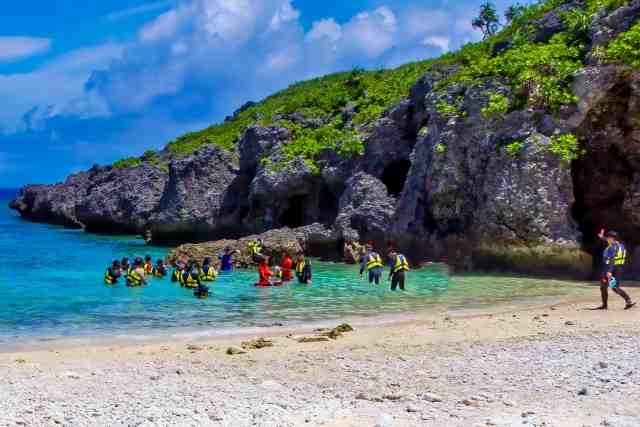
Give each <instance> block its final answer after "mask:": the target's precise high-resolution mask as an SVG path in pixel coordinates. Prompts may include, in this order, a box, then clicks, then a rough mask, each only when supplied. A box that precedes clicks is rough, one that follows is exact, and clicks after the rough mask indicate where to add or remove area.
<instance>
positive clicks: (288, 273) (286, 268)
mask: <svg viewBox="0 0 640 427" xmlns="http://www.w3.org/2000/svg"><path fill="white" fill-rule="evenodd" d="M280 269H281V270H282V280H283V281H284V282H288V281H290V280H292V279H293V260H292V259H291V256H289V252H287V251H282V261H280Z"/></svg>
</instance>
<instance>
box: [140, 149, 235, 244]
mask: <svg viewBox="0 0 640 427" xmlns="http://www.w3.org/2000/svg"><path fill="white" fill-rule="evenodd" d="M238 177H239V168H238V166H237V159H235V158H233V156H232V155H231V154H230V153H228V152H226V151H224V150H222V149H220V148H219V147H216V146H208V147H206V148H204V149H202V150H200V151H198V152H196V153H195V154H193V155H192V156H189V157H188V158H186V159H183V160H178V161H174V162H172V163H171V165H170V171H169V180H168V182H167V185H166V188H164V191H163V194H162V197H161V199H160V202H159V205H158V206H157V207H156V209H155V211H154V213H153V216H152V217H151V218H150V220H149V221H148V222H149V223H150V224H151V225H150V230H151V236H152V238H153V240H154V241H155V242H173V241H178V242H179V241H184V240H197V239H198V238H200V239H203V238H215V237H216V236H220V235H222V234H223V233H224V231H225V230H227V231H228V232H231V231H232V230H235V229H237V228H238V223H239V221H240V220H241V218H240V215H239V212H238V211H237V210H235V211H234V210H233V209H232V208H231V209H230V207H232V206H234V205H238V204H239V203H240V202H239V201H238V200H237V198H238V196H239V195H238V194H237V193H235V192H234V189H235V187H234V185H233V183H234V181H236V180H237V179H238ZM223 207H226V208H227V209H226V210H223Z"/></svg>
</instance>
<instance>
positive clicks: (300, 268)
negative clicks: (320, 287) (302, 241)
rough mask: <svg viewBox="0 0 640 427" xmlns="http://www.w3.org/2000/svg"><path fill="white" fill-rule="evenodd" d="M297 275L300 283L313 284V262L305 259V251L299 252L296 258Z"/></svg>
mask: <svg viewBox="0 0 640 427" xmlns="http://www.w3.org/2000/svg"><path fill="white" fill-rule="evenodd" d="M296 277H297V278H298V283H302V284H304V285H310V284H311V278H312V277H311V262H310V261H307V260H305V258H304V254H303V253H299V254H298V257H297V260H296Z"/></svg>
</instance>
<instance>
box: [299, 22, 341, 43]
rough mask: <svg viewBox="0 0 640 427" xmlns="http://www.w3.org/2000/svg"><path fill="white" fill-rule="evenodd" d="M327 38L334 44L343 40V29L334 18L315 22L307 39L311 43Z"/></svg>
mask: <svg viewBox="0 0 640 427" xmlns="http://www.w3.org/2000/svg"><path fill="white" fill-rule="evenodd" d="M325 38H326V39H327V40H329V41H331V42H333V43H335V42H337V41H338V40H340V38H342V27H341V26H340V25H338V23H337V22H336V21H335V19H333V18H330V19H322V20H320V21H316V22H314V23H313V26H312V27H311V31H309V33H308V34H307V37H306V39H307V41H310V42H314V41H316V40H322V39H325Z"/></svg>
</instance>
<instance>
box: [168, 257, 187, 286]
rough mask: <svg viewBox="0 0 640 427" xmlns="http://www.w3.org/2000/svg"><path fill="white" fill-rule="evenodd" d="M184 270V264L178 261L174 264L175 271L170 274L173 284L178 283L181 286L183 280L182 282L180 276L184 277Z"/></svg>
mask: <svg viewBox="0 0 640 427" xmlns="http://www.w3.org/2000/svg"><path fill="white" fill-rule="evenodd" d="M184 269H185V265H184V262H182V261H178V262H177V263H176V268H175V270H173V273H171V282H173V283H176V282H177V283H179V284H180V285H182V286H184V285H183V283H182V282H183V280H182V276H183V275H184Z"/></svg>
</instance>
